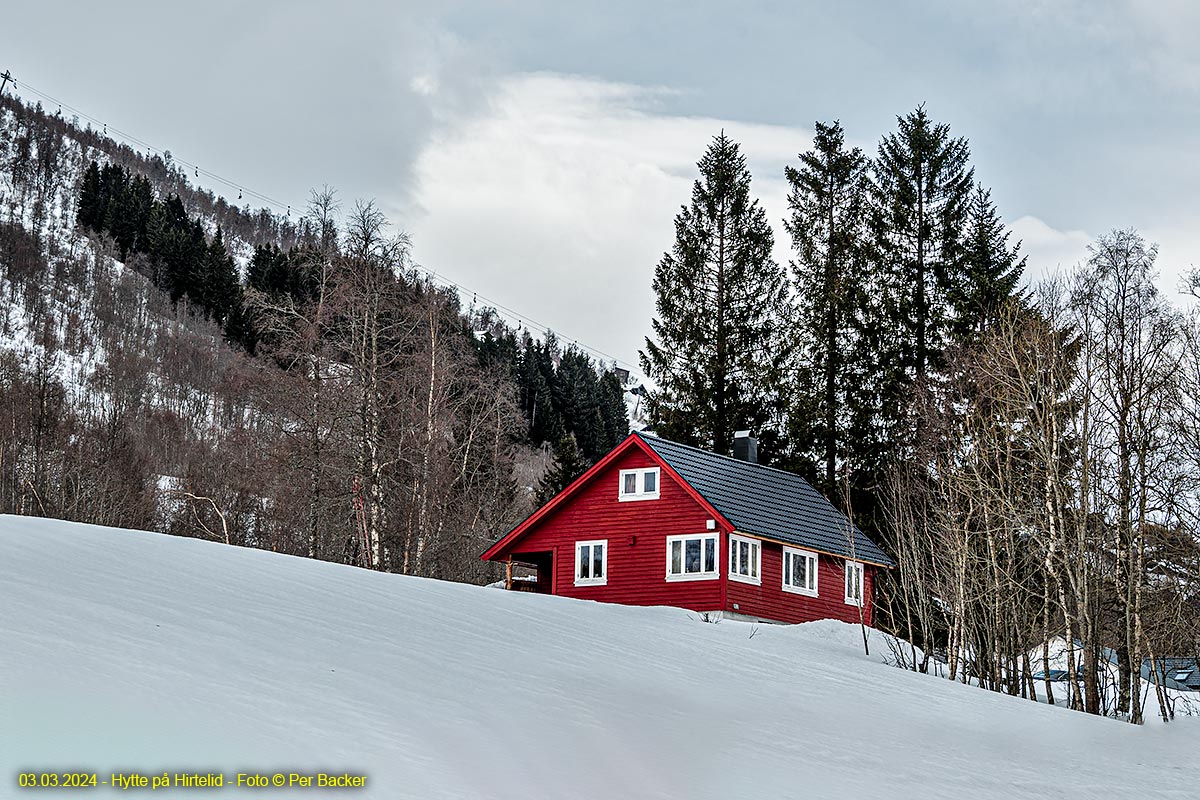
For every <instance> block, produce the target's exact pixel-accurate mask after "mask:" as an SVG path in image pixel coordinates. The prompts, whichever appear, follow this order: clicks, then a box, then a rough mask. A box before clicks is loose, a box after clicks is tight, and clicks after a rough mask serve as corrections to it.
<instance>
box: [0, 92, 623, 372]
mask: <svg viewBox="0 0 1200 800" xmlns="http://www.w3.org/2000/svg"><path fill="white" fill-rule="evenodd" d="M9 81H10V82H11V83H12V85H13V87H14V89H15V88H16V86H17V82H16V80H15V79H14V78H12V77H11V76H10V77H9ZM20 85H21V87H22V88H23V89H25V90H28V91H29V92H30V93H32V94H34V95H37V96H38V97H40V98H42V99H43V100H46V101H47V102H50V103H55V104H57V105H58V106H59V107H60V108H65V109H67V110H68V111H70V112H71V113H73V114H75V115H77V116H79V117H80V118H82V119H85V120H87V121H89V122H91V123H92V124H94V125H97V126H99V127H100V128H102V129H103V131H104V133H105V135H108V136H112V135H113V134H116V135H117V136H119V137H120V138H122V139H124V140H125V141H126V142H132V143H134V144H137V145H139V146H140V147H142V148H145V149H146V150H147V151H149V152H152V153H157V154H158V155H159V156H163V157H165V155H166V153H167V151H166V150H165V149H160V148H157V147H155V146H154V145H152V144H150V143H149V142H147V141H145V140H143V139H140V138H138V137H136V136H134V135H133V134H130V133H126V132H124V131H122V130H120V129H118V128H115V127H112V126H110V125H109V124H108V123H106V122H104V121H103V120H101V119H99V118H97V117H94V116H92V115H91V114H88V113H86V112H84V111H82V110H80V109H78V108H76V107H75V106H72V105H71V104H69V103H65V102H63V101H61V100H59V99H57V98H55V97H53V96H51V95H49V94H47V93H45V92H43V91H41V90H40V89H37V88H35V87H33V86H31V85H30V84H29V83H28V82H26V81H21V84H20ZM171 158H172V160H173V161H174V162H175V163H176V164H179V165H181V166H183V167H186V168H188V169H191V170H192V174H193V175H194V176H195V177H197V178H199V177H200V176H202V175H203V176H205V177H207V178H209V179H211V180H214V181H217V182H219V183H221V184H223V185H225V186H228V187H229V188H230V189H235V190H237V192H238V199H239V200H240V199H242V195H243V193H244V194H245V195H247V196H249V197H252V198H256V199H258V200H260V201H262V202H264V203H267V204H268V205H271V206H273V207H275V208H276V209H283V210H284V213H285V214H286V215H287V216H288V218H290V217H291V213H292V204H290V203H285V202H283V201H281V200H276V199H274V198H273V197H270V196H268V195H266V194H263V193H262V192H258V191H255V190H253V189H250V188H247V187H246V184H244V183H241V182H238V181H232V180H229V179H227V178H224V177H222V176H221V175H218V174H217V173H215V172H212V171H211V170H207V169H205V168H203V167H201V166H200V165H199V164H196V163H195V162H192V161H186V160H183V159H180V158H178V157H176V156H175V155H174V154H172V155H171ZM421 271H422V272H424V273H425V274H426V276H428V277H429V278H430V279H431V280H434V281H437V282H440V283H441V284H442V285H444V286H447V287H449V288H453V289H455V290H456V291H458V292H460V293H462V294H464V295H470V296H471V297H472V301H473V303H474V302H475V301H482V302H483V303H486V304H487V306H489V307H490V308H492V309H494V310H496V311H498V312H500V311H502V312H504V313H505V314H506V315H507V316H509V317H510V318H511V319H513V320H514V321H515V322H517V323H518V324H520V325H524V326H525V327H528V328H531V329H532V330H535V331H537V332H539V333H540V334H542V335H543V336H545V335H547V334H550V333H555V334H556V335H558V336H561V337H562V338H563V339H564V340H566V341H570V342H571V343H572V344H574V345H575V346H576V347H578V348H579V349H580V350H583V351H584V352H587V353H590V354H591V355H592V356H593V357H595V358H597V360H599V361H603V362H608V363H611V364H615V365H618V366H621V367H623V368H625V369H628V370H629V371H630V372H632V373H634V374H638V375H640V374H641V370H640V369H638V368H637V367H636V366H634V365H633V364H630V363H629V362H627V361H624V360H622V359H619V358H617V357H616V356H613V355H611V354H609V353H606V352H604V351H603V350H599V349H597V348H594V347H589V346H588V345H585V344H582V343H580V342H579V340H577V339H568V338H567V337H565V336H563V335H562V334H561V333H558V332H556V331H555V330H554V329H553V328H551V327H550V326H548V325H545V324H544V323H541V322H538V321H536V320H534V319H533V318H532V317H530V316H528V315H527V314H522V313H521V312H519V311H516V310H515V309H512V308H509V307H508V306H505V305H504V304H502V303H499V302H497V301H495V300H492V299H490V298H488V297H485V296H484V295H482V294H480V293H479V292H478V291H476V290H474V289H471V288H469V287H467V286H465V285H463V284H461V283H458V282H457V281H454V280H452V279H450V278H448V277H446V276H445V275H441V274H439V273H437V272H434V271H432V270H428V269H425V268H421Z"/></svg>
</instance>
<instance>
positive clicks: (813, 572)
mask: <svg viewBox="0 0 1200 800" xmlns="http://www.w3.org/2000/svg"><path fill="white" fill-rule="evenodd" d="M783 590H784V591H785V592H794V593H796V594H806V595H808V596H809V597H816V596H817V554H816V553H812V552H809V551H808V550H798V549H797V548H795V547H785V548H783Z"/></svg>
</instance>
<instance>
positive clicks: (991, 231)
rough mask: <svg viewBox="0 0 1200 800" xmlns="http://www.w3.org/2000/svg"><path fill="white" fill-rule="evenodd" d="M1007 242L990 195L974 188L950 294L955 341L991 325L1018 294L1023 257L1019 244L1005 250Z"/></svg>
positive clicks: (1023, 266)
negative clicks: (961, 253)
mask: <svg viewBox="0 0 1200 800" xmlns="http://www.w3.org/2000/svg"><path fill="white" fill-rule="evenodd" d="M1008 239H1009V232H1008V230H1007V229H1006V228H1005V227H1004V223H1003V222H1002V221H1001V220H1000V213H999V212H998V211H997V210H996V205H995V203H993V202H992V193H991V191H989V190H987V189H984V188H983V186H982V185H980V186H976V187H975V191H974V193H973V194H972V195H971V201H970V205H969V209H968V212H967V226H966V237H965V240H964V242H963V262H962V271H961V274H960V275H959V276H958V280H956V281H954V282H953V283H952V284H951V291H950V303H951V306H952V307H953V309H954V334H955V336H957V337H958V338H959V339H963V338H966V337H969V336H971V335H973V334H977V333H979V332H981V331H983V330H984V329H986V328H987V327H988V326H990V325H991V324H993V323H994V322H995V321H996V318H997V314H998V313H999V312H1000V310H1001V309H1002V308H1003V307H1004V305H1005V303H1007V302H1008V301H1009V300H1010V299H1012V298H1013V297H1014V296H1016V295H1017V293H1018V288H1017V287H1018V286H1019V284H1020V282H1021V276H1022V275H1023V274H1024V273H1025V261H1026V257H1025V256H1021V255H1020V249H1021V243H1020V242H1017V243H1016V244H1014V245H1012V247H1009V244H1008Z"/></svg>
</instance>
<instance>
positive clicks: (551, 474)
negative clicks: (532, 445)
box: [535, 433, 590, 505]
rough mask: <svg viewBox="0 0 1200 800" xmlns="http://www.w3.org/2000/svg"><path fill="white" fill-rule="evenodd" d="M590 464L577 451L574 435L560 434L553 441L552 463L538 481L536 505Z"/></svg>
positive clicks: (582, 471) (556, 491)
mask: <svg viewBox="0 0 1200 800" xmlns="http://www.w3.org/2000/svg"><path fill="white" fill-rule="evenodd" d="M589 466H590V464H589V463H588V460H587V459H586V458H584V456H583V454H582V453H581V452H579V447H578V445H576V443H575V437H574V436H572V435H571V434H569V433H568V434H565V435H563V436H560V437H559V438H558V440H557V441H555V443H554V464H553V465H552V466H551V467H550V469H549V470H548V471H547V472H546V474H545V475H543V476H542V480H541V481H540V482H539V483H538V488H537V494H536V496H535V499H536V500H537V503H538V505H541V504H543V503H546V502H547V501H549V500H550V498H552V497H554V495H556V494H558V493H559V492H561V491H562V490H563V489H565V488H567V487H568V486H570V485H571V482H572V481H574V480H575V479H576V478H578V477H579V476H580V475H582V474H583V473H585V472H587V470H588V467H589Z"/></svg>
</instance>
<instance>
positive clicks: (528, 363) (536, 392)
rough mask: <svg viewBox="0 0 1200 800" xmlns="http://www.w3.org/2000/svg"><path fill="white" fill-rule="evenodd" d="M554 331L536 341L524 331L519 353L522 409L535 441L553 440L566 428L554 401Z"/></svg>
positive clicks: (538, 442)
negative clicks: (523, 340) (543, 339)
mask: <svg viewBox="0 0 1200 800" xmlns="http://www.w3.org/2000/svg"><path fill="white" fill-rule="evenodd" d="M554 347H555V341H554V335H553V334H549V335H547V341H544V342H538V341H537V340H535V339H534V338H533V337H532V336H529V335H528V334H526V337H525V346H524V348H523V350H522V353H521V364H520V388H521V410H522V411H524V413H525V418H526V419H527V420H528V421H529V439H530V441H532V442H533V443H534V444H543V443H545V442H551V443H553V442H556V441H558V440H559V439H560V438H561V437H562V436H563V434H564V433H565V432H566V429H565V427H564V426H563V423H562V418H561V416H559V413H558V409H557V408H556V407H555V404H554V396H553V393H552V386H553V383H554V360H553V358H554V350H553V348H554Z"/></svg>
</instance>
